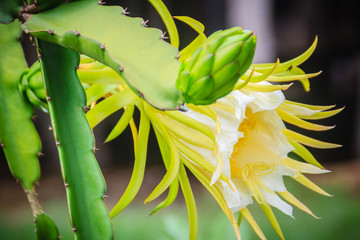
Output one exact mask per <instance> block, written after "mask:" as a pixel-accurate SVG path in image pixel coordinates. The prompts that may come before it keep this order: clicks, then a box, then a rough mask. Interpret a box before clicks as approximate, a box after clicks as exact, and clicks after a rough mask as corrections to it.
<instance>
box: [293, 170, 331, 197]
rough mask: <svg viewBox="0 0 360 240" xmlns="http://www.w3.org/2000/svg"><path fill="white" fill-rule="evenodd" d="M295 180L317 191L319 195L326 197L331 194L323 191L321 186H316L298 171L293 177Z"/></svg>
mask: <svg viewBox="0 0 360 240" xmlns="http://www.w3.org/2000/svg"><path fill="white" fill-rule="evenodd" d="M293 178H294V179H295V180H296V181H297V182H299V183H300V184H302V185H304V186H305V187H307V188H309V189H311V190H313V191H314V192H317V193H319V194H321V195H324V196H328V197H332V195H331V194H329V193H327V192H325V191H324V190H323V189H322V188H320V187H319V186H317V185H316V184H315V183H313V182H312V181H310V180H309V179H308V178H307V177H305V176H304V175H303V174H301V173H298V174H297V176H296V177H293Z"/></svg>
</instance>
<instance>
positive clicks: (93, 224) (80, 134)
mask: <svg viewBox="0 0 360 240" xmlns="http://www.w3.org/2000/svg"><path fill="white" fill-rule="evenodd" d="M38 46H39V51H40V52H41V55H42V58H41V60H40V62H41V65H42V70H43V76H44V79H45V83H46V90H47V94H48V98H47V99H48V101H49V112H50V117H51V123H52V127H53V130H54V136H55V140H56V144H57V147H58V151H59V157H60V163H61V169H62V174H63V178H64V182H65V187H66V192H67V198H68V203H69V208H70V214H71V220H72V225H73V231H74V233H75V237H76V239H86V240H91V239H103V240H107V239H112V238H113V229H112V224H111V221H110V217H109V214H108V212H107V210H106V208H105V205H104V202H103V196H104V194H105V191H106V185H105V181H104V178H103V176H102V173H101V171H100V168H99V165H98V163H97V161H96V159H95V156H94V152H93V149H94V137H93V135H92V132H91V130H90V127H89V124H88V122H87V120H86V117H85V113H84V107H85V106H86V96H85V92H84V89H83V88H82V86H81V83H80V81H79V79H78V77H77V74H76V67H77V66H78V64H79V60H80V57H79V54H78V53H76V52H74V51H72V50H69V49H66V48H63V47H61V46H59V45H56V44H52V43H48V42H45V41H40V40H39V41H38Z"/></svg>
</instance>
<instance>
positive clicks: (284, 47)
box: [0, 0, 360, 181]
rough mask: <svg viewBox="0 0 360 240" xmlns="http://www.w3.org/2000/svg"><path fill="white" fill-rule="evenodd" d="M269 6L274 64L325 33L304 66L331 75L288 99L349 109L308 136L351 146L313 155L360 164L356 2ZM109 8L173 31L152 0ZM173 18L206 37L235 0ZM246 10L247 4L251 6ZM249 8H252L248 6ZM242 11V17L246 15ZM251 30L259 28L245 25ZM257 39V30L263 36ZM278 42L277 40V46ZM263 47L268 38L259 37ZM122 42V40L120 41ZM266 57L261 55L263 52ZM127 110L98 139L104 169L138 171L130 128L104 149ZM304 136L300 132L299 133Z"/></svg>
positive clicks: (41, 117)
mask: <svg viewBox="0 0 360 240" xmlns="http://www.w3.org/2000/svg"><path fill="white" fill-rule="evenodd" d="M265 2H267V5H266V6H267V7H268V9H267V10H268V12H269V13H270V15H271V16H272V19H271V21H272V29H270V30H269V31H270V32H271V34H272V36H273V39H261V41H262V43H263V44H265V45H264V46H265V47H266V42H267V40H269V41H268V42H269V43H270V42H271V41H273V44H272V45H269V46H267V47H269V48H271V50H272V52H273V54H274V56H270V57H269V56H267V57H268V58H269V60H268V61H270V62H274V61H276V57H279V58H280V60H282V61H286V60H289V59H291V58H294V57H296V56H298V55H299V54H301V53H302V52H303V51H305V50H306V49H307V48H308V47H309V46H310V45H311V43H312V41H313V40H314V38H315V36H316V35H318V36H319V43H318V47H317V49H316V51H315V53H314V54H313V56H312V57H311V58H310V59H309V60H308V61H307V62H305V63H304V64H302V65H301V68H302V69H303V70H304V71H305V72H307V73H310V72H317V71H319V70H322V71H323V73H322V74H321V75H320V76H318V77H316V78H314V79H311V91H310V93H305V92H304V91H303V89H302V87H301V85H300V84H299V83H295V84H294V86H292V87H291V88H290V89H289V90H288V91H287V92H286V93H285V94H286V96H287V98H288V99H289V100H294V101H299V102H304V103H310V104H324V105H330V104H336V105H337V107H342V106H345V107H346V108H345V110H344V111H343V112H341V113H340V114H338V115H337V116H335V117H332V118H331V119H327V120H324V121H322V122H320V123H323V124H328V125H333V124H336V128H335V129H333V130H330V131H328V132H319V133H317V132H308V131H302V132H304V133H305V134H307V135H309V136H311V137H314V138H317V139H320V140H324V141H329V142H335V143H339V144H343V145H344V146H343V147H342V148H339V149H332V150H316V149H314V150H311V151H312V152H313V153H314V155H315V157H316V158H317V159H318V160H319V161H320V162H321V163H323V164H325V165H326V164H328V163H334V162H339V163H340V162H347V161H352V160H356V159H358V157H359V155H360V150H359V143H360V130H359V120H360V118H359V116H360V111H359V109H360V107H359V102H360V101H359V97H358V95H359V94H358V93H359V89H360V87H359V82H360V79H359V78H360V74H359V66H360V52H359V40H360V39H359V31H358V30H359V24H358V22H359V21H358V20H359V17H358V8H357V6H356V5H357V4H355V3H356V1H349V0H343V1H341V2H339V1H325V0H317V1H311V0H302V1H285V0H274V1H270V0H269V1H265ZM108 3H109V4H120V5H121V6H123V7H128V11H129V12H130V13H131V14H130V16H140V17H142V18H144V19H150V21H149V23H148V25H149V26H150V27H159V28H161V29H163V30H164V31H165V27H164V25H163V24H162V22H161V19H160V18H159V16H158V14H157V13H156V11H155V10H154V9H153V8H152V6H151V5H150V3H148V2H147V1H145V0H137V1H134V0H132V1H131V0H124V1H119V0H118V1H116V0H114V1H108ZM164 3H165V4H166V5H167V7H168V8H169V10H170V11H171V13H172V15H178V16H181V15H186V16H191V17H193V18H195V19H197V20H199V21H201V22H202V23H203V24H204V25H205V27H206V28H205V33H206V35H209V34H211V33H212V32H214V31H216V30H218V29H224V28H226V27H229V23H228V20H227V19H228V17H227V11H228V9H229V8H231V7H232V6H231V5H230V0H229V1H221V0H211V1H209V0H208V1H205V0H201V1H190V0H182V1H175V0H164ZM245 6H246V5H245ZM245 11H246V9H245ZM239 14H240V13H239ZM261 17H262V16H258V15H251V17H250V18H251V19H248V21H247V22H250V23H251V22H252V21H257V20H259V19H261ZM176 23H177V26H178V28H179V33H180V40H181V45H180V48H182V47H184V46H186V45H187V44H188V43H189V42H190V41H191V40H192V39H193V38H194V37H195V36H196V34H195V33H194V31H192V30H191V29H190V28H189V27H188V26H186V25H185V24H183V23H181V22H178V21H177V22H176ZM239 25H240V26H243V27H244V28H247V29H252V28H251V26H248V25H246V24H245V23H244V24H243V23H239ZM255 34H256V32H255ZM270 40H271V41H270ZM259 42H260V39H259ZM119 44H121V43H119ZM24 46H25V48H26V52H27V55H28V56H27V59H28V60H29V63H31V62H33V61H34V60H35V57H34V56H35V55H34V49H32V47H31V45H30V44H29V43H28V42H27V41H26V40H25V41H24ZM257 54H258V55H260V54H261V53H257ZM120 114H121V113H120V112H119V113H116V114H114V115H113V116H111V117H110V118H109V119H107V120H106V121H105V122H104V123H102V124H100V126H98V127H97V128H96V129H95V136H96V139H97V147H98V148H99V149H100V150H99V151H98V152H97V158H98V160H99V163H100V165H101V167H103V168H113V167H116V168H125V167H132V163H133V149H132V139H131V134H130V131H129V129H127V130H126V131H125V133H124V134H123V135H121V136H120V137H119V138H117V139H115V140H114V141H112V142H110V143H107V144H105V145H103V142H104V140H105V138H106V136H107V134H108V133H110V131H111V128H112V127H113V126H114V124H115V123H116V121H117V120H118V118H119V116H120ZM36 115H37V118H36V119H35V120H34V122H35V124H36V126H37V129H38V131H39V133H40V135H41V138H42V142H43V150H42V151H43V153H44V154H45V155H44V156H43V157H41V159H40V161H41V167H42V175H43V176H44V175H48V174H52V173H56V174H59V172H60V170H59V164H58V157H57V152H56V147H55V143H54V140H53V136H52V134H51V132H50V131H48V130H47V129H48V126H49V117H48V115H47V114H44V113H42V112H40V111H36ZM296 130H297V131H300V130H299V129H296ZM151 139H152V140H151V141H150V145H149V151H148V152H149V157H148V163H147V165H148V166H151V165H162V164H161V162H162V161H161V157H160V154H159V151H158V148H157V143H156V141H155V138H154V134H153V133H152V136H151ZM5 179H6V180H11V181H14V180H12V178H11V174H10V173H9V170H8V168H7V164H6V161H5V159H4V156H3V153H2V152H1V153H0V180H1V181H4V180H5Z"/></svg>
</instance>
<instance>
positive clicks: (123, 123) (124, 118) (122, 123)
mask: <svg viewBox="0 0 360 240" xmlns="http://www.w3.org/2000/svg"><path fill="white" fill-rule="evenodd" d="M134 108H135V107H134V104H130V105H128V107H124V113H123V114H122V115H121V117H120V119H119V121H118V122H117V123H116V125H115V127H114V128H113V129H112V130H111V132H110V134H109V136H108V137H107V138H106V140H105V142H109V141H111V140H113V139H115V138H116V137H117V136H119V135H120V134H121V133H122V132H123V131H124V130H125V129H126V127H127V126H128V125H129V122H130V121H131V119H132V116H133V113H134ZM133 121H134V120H133ZM134 147H135V146H134Z"/></svg>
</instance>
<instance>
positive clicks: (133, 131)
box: [129, 118, 138, 153]
mask: <svg viewBox="0 0 360 240" xmlns="http://www.w3.org/2000/svg"><path fill="white" fill-rule="evenodd" d="M129 124H130V129H131V134H132V137H133V142H134V153H136V151H137V142H138V131H137V127H136V124H135V121H134V118H131V120H130V123H129Z"/></svg>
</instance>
